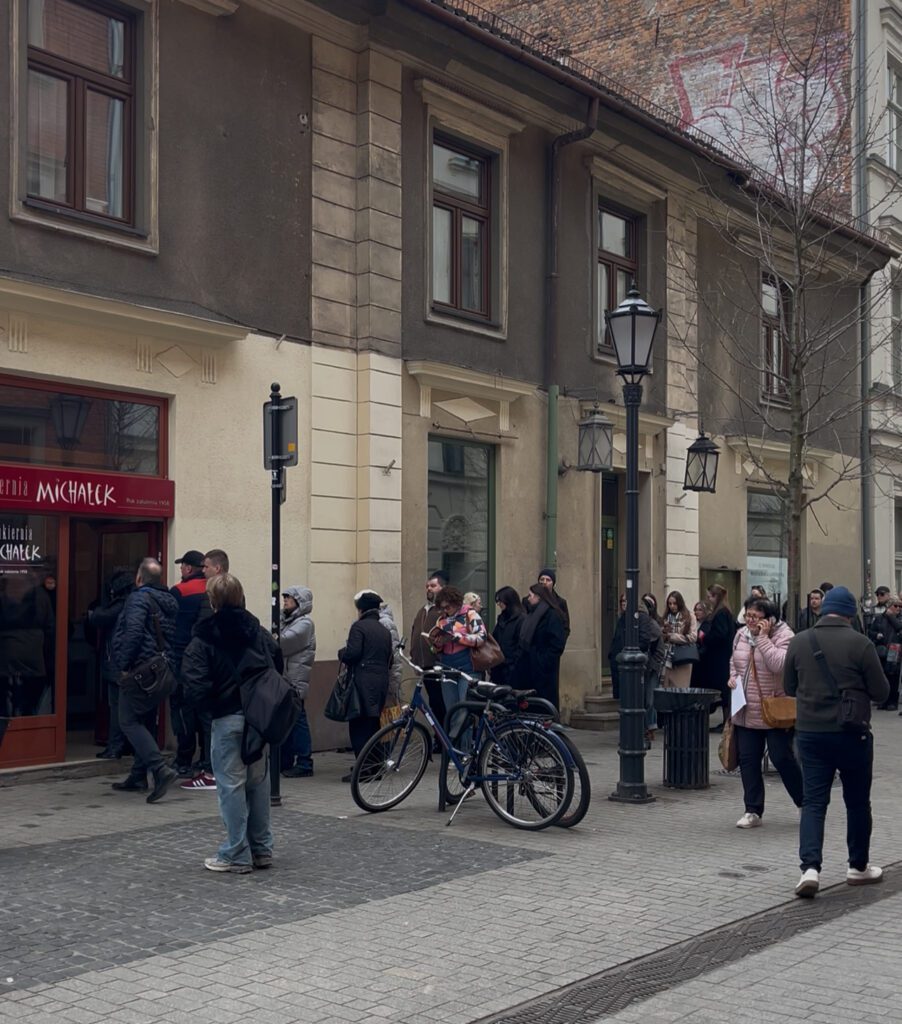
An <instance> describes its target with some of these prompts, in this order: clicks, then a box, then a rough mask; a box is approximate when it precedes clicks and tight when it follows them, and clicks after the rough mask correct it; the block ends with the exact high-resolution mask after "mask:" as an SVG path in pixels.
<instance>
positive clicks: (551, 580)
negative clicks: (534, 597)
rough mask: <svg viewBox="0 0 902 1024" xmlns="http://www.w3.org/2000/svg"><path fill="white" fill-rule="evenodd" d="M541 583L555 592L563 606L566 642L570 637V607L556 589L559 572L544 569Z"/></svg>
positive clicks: (541, 574) (541, 573)
mask: <svg viewBox="0 0 902 1024" xmlns="http://www.w3.org/2000/svg"><path fill="white" fill-rule="evenodd" d="M539 583H541V584H542V586H543V587H544V588H545V589H546V590H550V591H551V593H552V594H554V596H555V597H556V598H557V603H558V604H559V605H560V606H561V614H562V615H563V617H564V643H566V642H567V640H568V639H569V638H570V609H569V608H568V607H567V602H566V601H565V600H564V599H563V598H562V597H561V595H560V594H559V593H558V592H557V591H556V590H555V589H554V588H555V587H556V586H557V573H556V572H555V571H554V569H542V571H541V572H540V573H539Z"/></svg>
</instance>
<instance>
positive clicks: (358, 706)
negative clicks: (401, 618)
mask: <svg viewBox="0 0 902 1024" xmlns="http://www.w3.org/2000/svg"><path fill="white" fill-rule="evenodd" d="M381 604H382V598H381V597H380V596H379V595H378V594H377V593H376V592H375V591H374V590H361V591H360V593H359V594H356V595H355V596H354V607H355V608H356V609H357V621H356V622H354V623H353V624H352V625H351V628H350V630H349V632H348V642H347V643H346V644H345V646H344V647H342V649H341V650H340V651H339V652H338V660H339V661H341V662H343V663H344V664H345V665H347V666H348V670H349V671H351V672H353V674H354V680H353V687H352V689H353V698H356V699H352V701H351V710H350V712H349V714H350V717H349V718H348V733H349V734H350V738H351V746H352V747H353V749H354V756H355V757H357V756H359V754H360V751H361V750H363V748H364V746H366V742H367V740H368V739H369V738H370V737H371V736H373V735H375V734H376V733H377V732H378V731H379V716H380V715H381V714H382V709H383V708H384V707H385V700H386V697H387V696H388V685H389V679H390V675H391V663H392V658H393V657H394V651H393V650H392V639H391V633H389V631H388V630H387V629H386V628H385V626H383V625H382V623H381V622H380V621H379V608H380V606H381ZM341 781H342V782H350V781H351V773H350V772H348V774H347V775H344V776H343V777H342V780H341Z"/></svg>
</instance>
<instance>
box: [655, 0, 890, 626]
mask: <svg viewBox="0 0 902 1024" xmlns="http://www.w3.org/2000/svg"><path fill="white" fill-rule="evenodd" d="M845 7H846V5H843V4H838V3H836V2H835V0H816V2H815V3H814V4H813V5H812V7H811V10H810V19H809V22H808V26H807V29H806V31H805V32H804V33H800V31H799V19H798V15H797V14H796V15H795V18H794V22H790V21H789V20H788V14H789V13H791V12H793V10H794V9H793V8H792V6H791V5H790V3H789V2H788V0H783V2H780V3H775V4H774V5H773V7H772V11H771V15H772V17H771V25H772V32H771V37H770V45H769V48H768V50H767V52H766V53H765V54H764V55H762V57H761V58H759V59H756V60H754V61H749V62H748V66H747V67H746V68H745V69H742V68H740V69H738V70H737V72H736V73H737V76H738V78H737V81H736V83H735V84H734V91H735V93H736V95H735V97H734V100H733V104H732V106H731V108H730V111H729V115H727V114H725V115H724V117H723V118H722V119H721V121H720V123H719V125H718V124H713V123H712V122H711V115H710V114H709V115H708V121H707V123H706V124H705V129H706V130H707V131H708V132H709V133H710V134H712V135H715V136H716V137H717V138H718V140H719V141H720V143H721V145H722V146H723V147H724V149H725V150H727V151H728V152H729V153H730V154H731V155H732V156H733V158H734V159H738V161H739V162H740V163H741V164H743V165H745V166H747V167H748V168H749V169H750V173H749V174H748V175H747V176H737V175H734V176H732V177H731V179H730V184H729V185H728V186H725V185H724V180H723V177H719V178H717V177H715V175H714V174H713V173H712V172H711V171H710V169H704V168H701V167H700V168H699V174H700V176H701V179H702V185H703V188H702V190H701V192H702V196H703V199H702V200H701V201H700V203H699V207H698V217H699V239H700V242H699V244H700V245H702V246H707V247H712V246H713V247H715V248H716V249H717V257H718V259H719V263H720V268H721V271H722V272H721V273H718V274H717V275H714V276H712V278H711V279H709V280H700V279H699V274H698V272H697V269H696V268H697V262H696V261H695V260H694V259H693V260H689V259H688V258H686V256H685V254H682V253H680V252H679V251H678V250H677V249H676V248H675V247H670V250H669V251H670V254H671V255H670V258H671V260H677V261H678V262H679V263H680V269H681V270H682V271H683V274H684V276H685V279H686V280H687V287H688V288H689V290H690V291H691V294H692V297H693V298H694V299H695V301H696V303H697V305H696V310H697V313H696V319H695V320H694V321H693V322H692V323H691V324H690V325H689V327H690V330H688V331H687V330H686V329H685V327H686V325H679V324H676V323H674V324H672V327H673V328H674V329H675V330H676V331H677V332H678V331H679V330H680V329H683V331H684V333H683V340H684V343H685V344H686V345H687V346H688V347H689V348H690V349H691V350H692V352H693V355H694V357H695V358H697V360H698V368H699V371H700V380H702V382H703V383H702V384H701V385H700V387H699V390H700V392H701V393H700V395H699V399H700V404H699V408H700V409H702V408H704V409H705V411H706V417H705V422H704V426H705V427H707V428H708V429H709V430H713V431H714V432H716V433H718V434H721V435H726V436H731V437H732V438H734V439H735V440H734V443H737V444H738V446H739V447H740V448H741V449H742V455H743V458H747V459H748V460H749V461H750V462H751V463H752V465H753V466H754V468H755V471H756V473H757V476H758V479H759V480H760V481H761V483H762V484H763V486H764V487H765V488H766V489H767V490H769V491H770V492H771V493H772V494H774V495H775V496H777V497H778V498H779V499H780V501H781V503H782V506H783V508H784V509H785V515H786V535H787V544H786V558H787V581H788V587H787V589H788V594H787V595H786V596H787V598H788V607H789V609H790V614H792V613H794V610H795V609H796V608H797V607H798V602H799V595H800V594H801V593H802V592H803V591H802V586H801V541H802V528H803V522H804V520H805V517H806V513H808V512H809V510H810V511H811V513H812V515H813V516H814V518H815V519H816V511H815V509H816V506H817V505H818V503H821V502H831V503H832V504H834V505H835V506H837V507H838V506H839V501H840V497H839V496H840V495H841V493H842V491H843V488H842V487H841V486H840V485H841V484H843V483H845V482H848V481H852V480H857V479H860V474H861V472H862V463H861V459H860V456H861V450H860V437H861V424H862V416H863V415H864V409H865V405H866V403H867V402H868V401H869V400H870V398H869V394H868V391H867V389H866V388H862V368H863V366H866V364H867V362H868V360H869V358H870V355H871V354H872V352H873V351H874V349H876V348H878V347H880V346H882V345H886V344H887V343H888V338H889V335H888V332H885V331H877V332H874V333H873V336H872V337H871V340H870V342H869V344H868V345H863V344H862V341H861V334H860V330H859V325H860V321H861V318H862V314H863V307H862V298H863V295H864V292H863V288H864V286H865V285H866V283H867V282H868V280H869V279H870V277H871V275H872V274H873V273H874V272H875V271H876V270H878V269H879V268H880V267H882V266H883V265H884V264H885V263H886V261H887V259H888V258H889V256H890V254H891V252H890V250H889V249H888V247H887V246H886V245H885V244H884V243H882V242H881V241H880V240H879V239H877V238H876V237H874V236H873V235H872V234H870V233H869V231H868V229H867V228H866V226H865V225H866V224H867V223H869V222H872V218H873V215H874V212H875V211H860V210H859V211H857V214H853V212H852V203H851V197H852V192H853V187H854V182H855V169H856V157H857V156H858V155H859V154H860V151H861V149H862V147H863V149H864V151H869V150H870V149H871V148H872V147H873V146H874V145H875V143H876V142H877V141H878V138H879V134H880V125H879V123H876V122H875V124H874V125H870V126H862V125H856V124H855V123H854V120H855V103H854V100H855V96H854V91H853V89H852V87H851V77H852V76H851V70H852V64H853V62H852V51H853V41H852V39H851V36H850V33H849V30H848V26H847V24H846V22H845V19H846V18H847V16H848V12H847V11H846V10H845ZM880 201H881V204H886V203H888V202H889V201H890V197H889V196H887V195H884V196H881V200H880ZM696 328H697V329H698V332H699V335H700V336H701V337H703V338H704V339H705V340H704V341H703V342H701V343H700V344H699V345H698V346H696V345H695V343H694V341H693V335H694V333H695V329H696ZM772 442H777V443H778V444H779V445H781V446H783V450H784V451H785V452H786V461H785V466H786V471H785V475H784V473H783V472H782V471H781V472H777V471H776V470H775V468H774V464H773V461H772V459H771V458H769V457H768V455H769V454H770V455H772V453H773V450H774V449H773V445H772V444H771V443H772ZM769 444H770V447H769ZM828 452H829V453H834V455H833V456H831V457H830V458H828V457H827V455H826V453H828ZM814 465H817V466H818V467H819V471H818V472H817V473H813V472H812V471H811V467H812V466H814Z"/></svg>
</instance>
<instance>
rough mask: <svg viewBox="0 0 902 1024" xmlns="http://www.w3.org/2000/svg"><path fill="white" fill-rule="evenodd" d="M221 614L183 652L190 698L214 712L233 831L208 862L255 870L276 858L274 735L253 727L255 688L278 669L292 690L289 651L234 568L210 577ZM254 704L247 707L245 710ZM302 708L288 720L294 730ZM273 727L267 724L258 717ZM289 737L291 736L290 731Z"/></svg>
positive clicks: (222, 792) (220, 792) (219, 780)
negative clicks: (248, 599) (250, 607)
mask: <svg viewBox="0 0 902 1024" xmlns="http://www.w3.org/2000/svg"><path fill="white" fill-rule="evenodd" d="M207 595H208V597H209V599H210V607H211V609H212V612H213V614H212V615H211V617H210V618H208V619H204V620H202V621H201V622H199V623H198V624H197V626H196V628H195V631H194V637H193V639H192V640H191V642H190V643H189V644H188V647H187V649H186V650H185V654H184V657H183V658H182V685H183V686H184V688H185V697H186V699H187V700H188V701H189V702H190V703H191V704H193V705H194V707H196V708H197V709H198V710H200V711H208V712H209V713H210V715H211V716H212V718H213V729H212V742H211V754H212V761H213V774H214V775H215V777H216V795H217V797H218V799H219V813H220V815H221V817H222V822H223V825H225V829H226V838H225V840H224V842H223V843H222V845H221V846H220V847H219V850H218V852H217V853H216V855H215V856H213V857H207V858H206V860H205V861H204V867H205V868H207V870H209V871H220V872H232V873H234V874H249V873H250V872H251V871H253V869H254V868H268V867H270V866H271V865H272V844H273V837H272V829H271V827H270V817H269V757H268V753H267V750H266V740H267V739H271V740H273V742H276V739H275V738H274V737H273V736H269V737H267V736H265V735H261V733H260V731H258V729H257V728H254V727H252V725H251V723H250V721H249V719H251V709H250V707H249V706H248V699H247V698H248V696H249V693H250V691H251V690H259V691H263V690H264V689H265V688H266V687H264V686H262V685H261V684H262V683H265V684H269V683H270V682H271V681H272V677H275V683H276V684H279V683H281V684H282V685H283V686H284V688H285V690H286V691H287V692H288V694H289V698H290V697H291V695H292V694H293V691H291V688H290V687H289V686H288V684H287V683H285V682H284V680H282V679H281V676H280V675H279V674H280V673H281V672H282V667H283V662H282V653H281V651H280V650H279V645H278V644H277V643H276V641H275V640H274V639H273V638H272V636H271V635H270V633H269V631H268V630H266V629H264V628H263V627H262V626H261V625H260V623H259V621H258V620H257V619H256V618H255V617H254V616H253V615H251V613H250V612H249V611H247V610H246V609H245V607H244V589H243V587H242V586H241V583H240V582H239V580H238V579H237V578H236V577H235V576H232V575H230V574H229V573H221V574H220V575H217V576H214V577H213V578H211V579H209V580H208V583H207ZM245 708H247V713H246V712H245ZM295 719H296V713H295V715H294V717H292V718H291V720H290V722H287V728H288V729H289V730H290V729H291V727H292V726H293V725H294V721H295ZM255 721H256V722H257V724H258V725H259V726H260V728H261V729H263V730H264V732H266V730H267V726H266V725H264V724H262V723H261V722H260V721H259V720H256V719H255ZM283 738H284V737H283Z"/></svg>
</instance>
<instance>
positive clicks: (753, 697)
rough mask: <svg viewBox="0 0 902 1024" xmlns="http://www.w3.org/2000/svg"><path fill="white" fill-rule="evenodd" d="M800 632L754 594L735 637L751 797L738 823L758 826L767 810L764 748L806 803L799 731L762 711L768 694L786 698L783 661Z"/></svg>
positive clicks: (735, 676)
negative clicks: (773, 724)
mask: <svg viewBox="0 0 902 1024" xmlns="http://www.w3.org/2000/svg"><path fill="white" fill-rule="evenodd" d="M793 636H794V634H793V632H792V630H791V629H790V628H789V626H787V625H786V623H785V622H781V621H780V616H779V612H778V609H777V606H776V605H775V604H773V602H771V601H766V600H761V599H759V598H751V599H750V600H748V601H746V604H745V625H744V626H743V628H742V629H740V630H739V632H738V633H737V634H736V636H735V638H734V640H733V657H732V658H731V659H730V689H732V690H735V689H736V686H737V683H739V682H740V681H741V682H742V687H743V690H744V691H745V699H746V702H747V703H746V705H745V707H744V708H742V710H740V711H737V712H736V714H735V715H734V716H733V727H734V729H735V730H736V742H737V744H738V747H739V772H740V775H741V776H742V789H743V795H744V798H745V814H743V816H742V817H741V818H740V819H739V821H737V822H736V827H737V828H757V826H758V825H760V824H762V822H761V815H762V814H764V774H763V772H762V761H763V759H764V748H765V745H766V746H767V752H768V754H769V755H770V760H771V763H772V764H773V766H774V768H776V769H777V771H778V772H779V773H780V778H781V779H782V780H783V785H784V786H785V787H786V792H787V793H789V795H790V796H791V797H792V801H793V803H794V804H795V805H796V807H801V806H802V770H801V768H800V767H799V763H798V761H796V758H795V754H794V753H793V749H792V741H793V736H794V730H792V729H771V728H770V727H769V726H768V725H767V723H766V722H765V721H764V716H763V715H762V713H761V702H762V700H763V699H764V698H765V697H782V696H784V691H783V662H784V661H785V659H786V648H787V647H788V646H789V641H790V640H791V639H792V638H793Z"/></svg>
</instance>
